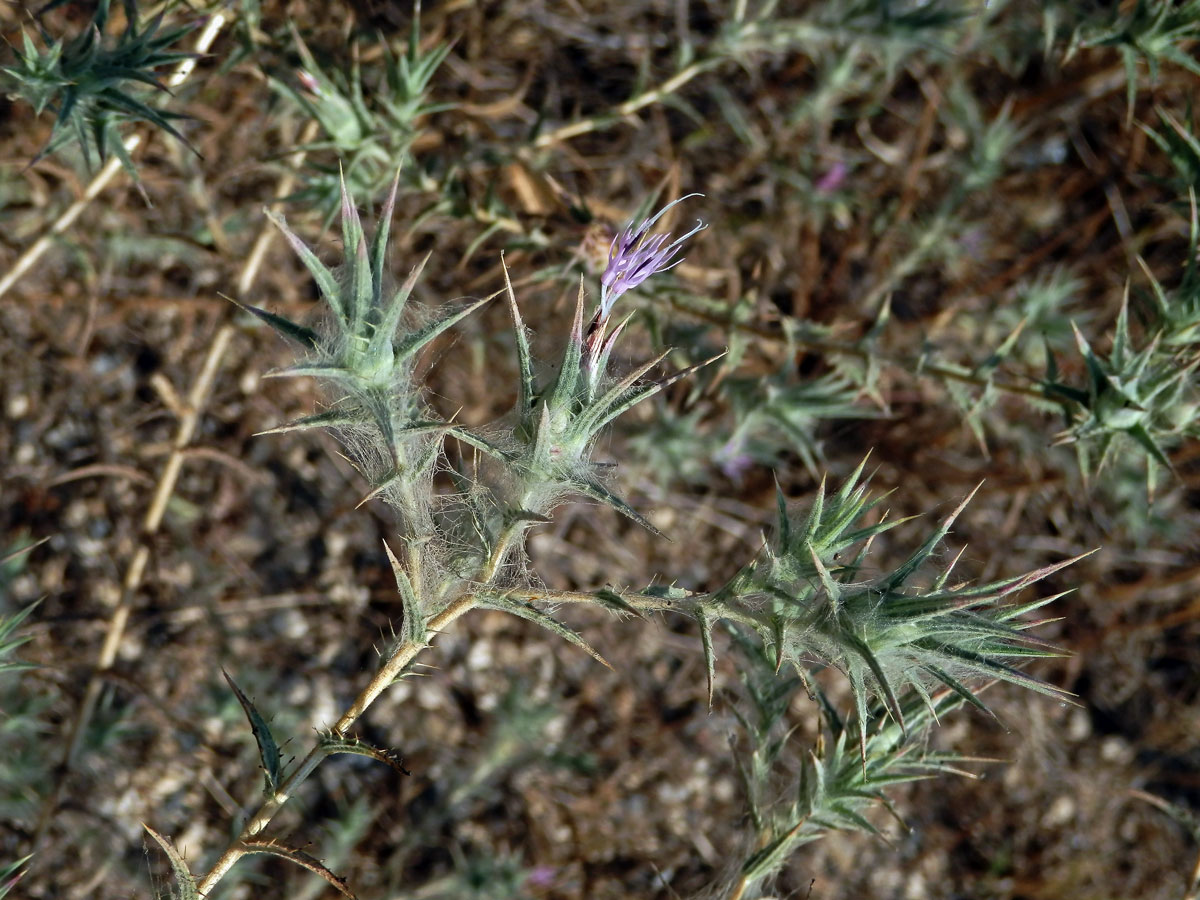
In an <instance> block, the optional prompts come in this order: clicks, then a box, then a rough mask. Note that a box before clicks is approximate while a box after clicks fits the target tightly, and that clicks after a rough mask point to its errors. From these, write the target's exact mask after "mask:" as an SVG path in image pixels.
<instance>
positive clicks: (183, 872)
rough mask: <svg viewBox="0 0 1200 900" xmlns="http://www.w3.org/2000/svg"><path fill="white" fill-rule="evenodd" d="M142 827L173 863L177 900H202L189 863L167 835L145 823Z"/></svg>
mask: <svg viewBox="0 0 1200 900" xmlns="http://www.w3.org/2000/svg"><path fill="white" fill-rule="evenodd" d="M142 827H143V828H145V829H146V831H147V832H149V834H150V837H152V838H154V840H155V841H157V842H158V846H160V847H162V850H163V853H165V854H166V855H167V860H168V861H169V862H170V863H171V871H172V872H174V873H175V900H200V891H199V890H197V888H196V879H195V878H193V877H192V873H191V870H190V869H188V866H187V863H186V862H185V861H184V859H183V857H182V856H181V855H180V853H179V851H178V850H176V849H175V845H174V844H173V843H171V839H170V838H168V837H167V836H166V835H163V834H159V833H158V832H157V831H155V830H154V829H153V828H151V827H150V826H149V825H147V824H146V823H145V822H143V823H142Z"/></svg>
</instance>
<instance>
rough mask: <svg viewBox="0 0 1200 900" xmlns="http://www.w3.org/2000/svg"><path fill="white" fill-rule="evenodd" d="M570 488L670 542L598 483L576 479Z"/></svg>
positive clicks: (631, 508)
mask: <svg viewBox="0 0 1200 900" xmlns="http://www.w3.org/2000/svg"><path fill="white" fill-rule="evenodd" d="M571 487H573V488H574V489H575V490H577V491H579V493H581V494H583V495H584V496H585V497H591V498H592V499H593V500H598V501H599V502H601V503H603V504H604V505H605V506H611V507H612V508H613V509H615V510H616V511H617V512H619V513H620V514H621V515H623V516H625V517H626V518H629V519H632V520H633V521H635V522H637V523H638V524H639V525H641V526H642V527H643V528H645V529H646V530H647V531H649V532H650V533H651V534H653V535H655V536H657V537H661V538H664V539H666V540H670V538H667V536H666V535H665V534H663V533H662V532H661V531H659V530H658V529H657V528H655V527H654V526H653V525H651V524H650V521H649V520H648V519H647V518H646V517H645V516H643V515H642V514H641V513H640V512H638V511H637V510H636V509H634V508H633V507H632V506H630V505H629V504H628V503H626V502H625V501H624V500H622V499H621V498H620V497H618V496H617V495H616V494H614V493H612V492H611V491H610V490H609V489H608V488H606V487H604V486H603V485H601V484H600V483H599V482H596V481H588V480H585V479H578V480H574V481H572V482H571Z"/></svg>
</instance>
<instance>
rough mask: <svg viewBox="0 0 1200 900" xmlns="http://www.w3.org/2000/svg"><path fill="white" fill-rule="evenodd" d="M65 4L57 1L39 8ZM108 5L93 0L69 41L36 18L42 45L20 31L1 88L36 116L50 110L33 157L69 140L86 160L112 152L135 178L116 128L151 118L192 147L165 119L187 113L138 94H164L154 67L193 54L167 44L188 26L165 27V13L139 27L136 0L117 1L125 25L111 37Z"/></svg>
mask: <svg viewBox="0 0 1200 900" xmlns="http://www.w3.org/2000/svg"><path fill="white" fill-rule="evenodd" d="M65 2H66V0H55V2H52V3H49V4H47V5H46V6H44V7H43V8H42V10H41V13H44V12H46V11H47V10H49V9H52V8H54V7H56V6H62V5H63V4H64V3H65ZM111 6H112V0H99V2H98V3H97V4H96V9H95V12H94V13H93V14H92V21H91V23H90V24H89V25H88V27H87V28H86V29H84V30H83V31H82V32H81V33H80V34H78V35H77V36H76V37H74V38H73V39H71V40H64V39H61V38H55V37H53V36H52V35H51V34H49V32H47V31H46V29H45V28H44V27H43V26H42V25H41V23H40V22H39V23H38V31H39V32H40V37H41V41H42V45H43V46H42V48H41V49H39V48H38V46H37V44H36V43H35V42H34V40H33V39H32V38H31V37H30V36H29V33H28V32H27V31H25V30H24V29H22V32H21V39H22V48H21V49H20V50H16V49H14V51H13V52H14V54H15V56H16V63H15V64H14V65H10V66H5V67H3V68H2V69H0V72H3V75H4V77H3V79H2V80H0V87H3V89H4V90H6V91H7V92H8V93H9V94H11V95H12V96H14V97H16V98H19V99H21V100H23V101H25V102H26V103H28V104H30V105H31V106H32V107H33V109H34V112H35V113H36V114H37V115H41V114H42V112H43V111H44V110H47V109H48V110H50V111H51V112H53V113H54V126H53V129H52V130H51V132H50V139H49V140H48V141H47V142H46V145H45V147H43V148H42V150H41V152H40V153H39V154H38V155H37V157H35V158H34V159H33V161H32V162H34V163H36V162H37V161H38V159H41V158H42V157H43V156H45V155H46V154H48V153H53V152H54V151H56V150H59V149H60V148H62V147H63V146H65V145H66V144H68V143H71V142H74V143H76V144H78V146H79V149H80V152H81V153H82V154H83V158H84V161H85V162H86V163H87V164H88V165H89V166H91V165H93V164H94V161H95V159H96V158H98V159H99V161H100V162H101V163H103V162H104V161H105V160H106V159H107V158H108V155H109V153H112V154H114V155H115V156H116V157H117V158H118V159H119V160H120V161H121V165H122V166H123V167H124V168H125V171H126V172H128V173H129V175H130V177H131V178H133V179H134V181H135V182H136V181H137V170H136V168H135V167H134V164H133V160H132V159H131V158H130V156H129V154H128V152H127V151H126V149H125V144H124V142H123V141H124V138H123V135H122V126H125V125H127V124H129V123H131V122H149V123H150V124H151V125H154V126H155V127H156V128H160V129H162V130H163V131H165V132H167V133H168V134H170V135H171V136H172V137H174V138H175V139H176V140H178V141H180V142H182V143H183V144H185V145H186V146H188V147H190V146H191V145H190V144H188V142H187V139H186V138H184V136H183V135H182V134H181V133H180V132H179V130H178V129H176V128H175V126H174V125H172V124H171V123H172V122H174V121H179V120H181V119H187V118H189V117H188V116H186V115H184V114H182V113H177V112H171V111H169V110H163V109H158V108H156V107H155V106H152V105H150V104H149V103H147V102H146V100H144V99H143V95H144V93H145V90H144V89H145V88H146V87H151V88H154V89H155V90H156V91H158V92H160V93H168V91H167V88H166V86H165V85H164V84H163V83H162V81H161V80H160V78H159V74H158V71H157V70H159V69H161V68H162V67H164V66H169V65H173V64H175V63H178V62H180V61H182V60H185V59H188V58H189V57H190V56H191V54H189V53H185V52H181V51H178V50H172V49H170V48H171V47H172V46H173V45H174V44H176V43H177V42H178V41H179V40H180V39H181V38H182V37H183V36H184V35H186V34H187V33H188V32H190V31H191V30H192V28H193V27H194V25H191V24H188V25H179V26H174V27H169V28H165V29H164V28H163V17H164V15H165V12H160V13H159V14H158V15H157V16H156V17H155V18H154V19H152V20H151V21H150V22H148V23H147V24H146V25H144V26H142V25H139V16H138V11H137V3H136V0H123V6H124V11H125V27H124V29H123V30H122V31H121V33H120V35H119V36H118V37H116V38H115V39H111V38H109V36H108V35H106V31H107V28H108V23H109V20H110V13H111ZM41 13H39V15H40V14H41ZM31 164H32V163H31Z"/></svg>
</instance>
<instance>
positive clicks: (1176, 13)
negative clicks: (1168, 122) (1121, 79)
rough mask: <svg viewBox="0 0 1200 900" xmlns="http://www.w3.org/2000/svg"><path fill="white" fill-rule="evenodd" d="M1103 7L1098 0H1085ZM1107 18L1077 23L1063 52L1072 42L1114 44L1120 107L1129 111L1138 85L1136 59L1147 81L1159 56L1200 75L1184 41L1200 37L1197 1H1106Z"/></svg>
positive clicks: (1156, 68)
mask: <svg viewBox="0 0 1200 900" xmlns="http://www.w3.org/2000/svg"><path fill="white" fill-rule="evenodd" d="M1087 6H1092V7H1093V8H1104V7H1103V6H1102V5H1099V4H1087ZM1108 9H1110V10H1111V11H1112V12H1111V15H1112V18H1111V19H1110V21H1108V22H1107V23H1105V24H1103V25H1095V24H1093V23H1092V22H1090V21H1087V22H1085V23H1083V24H1081V25H1080V26H1079V27H1077V29H1076V31H1075V33H1074V34H1073V35H1072V39H1071V44H1070V47H1069V48H1068V54H1067V55H1068V57H1069V56H1070V55H1071V53H1072V52H1073V51H1074V49H1075V48H1076V47H1115V48H1116V49H1117V51H1118V52H1119V53H1120V54H1121V61H1122V63H1124V66H1125V91H1126V108H1127V110H1128V115H1129V116H1130V117H1132V116H1133V106H1134V100H1135V99H1136V98H1137V89H1138V72H1137V69H1138V62H1139V61H1142V62H1144V63H1145V65H1146V68H1147V70H1148V71H1149V74H1150V80H1151V82H1156V81H1157V80H1158V73H1159V68H1160V67H1161V66H1162V64H1163V62H1169V63H1172V64H1173V65H1177V66H1180V67H1182V68H1184V69H1186V70H1187V71H1189V72H1191V73H1192V74H1193V75H1200V62H1197V61H1196V58H1195V57H1194V56H1193V55H1192V54H1191V53H1190V52H1189V50H1188V48H1187V46H1186V45H1187V44H1189V43H1191V42H1192V41H1195V40H1196V39H1197V38H1200V2H1197V0H1184V2H1182V3H1179V2H1175V0H1137V2H1136V3H1135V4H1134V5H1133V9H1132V10H1129V11H1128V12H1125V11H1124V7H1123V6H1120V5H1119V6H1117V7H1108Z"/></svg>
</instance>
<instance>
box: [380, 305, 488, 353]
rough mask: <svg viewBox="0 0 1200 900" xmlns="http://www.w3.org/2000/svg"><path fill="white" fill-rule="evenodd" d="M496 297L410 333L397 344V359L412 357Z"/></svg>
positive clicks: (467, 307) (464, 308)
mask: <svg viewBox="0 0 1200 900" xmlns="http://www.w3.org/2000/svg"><path fill="white" fill-rule="evenodd" d="M495 297H496V295H495V294H492V295H491V296H490V297H484V298H483V299H482V300H476V301H475V302H474V303H469V304H467V305H466V306H465V307H463V308H462V309H460V310H459V311H458V312H454V313H451V314H450V315H448V316H446V317H445V318H443V319H438V320H435V321H433V322H430V323H429V324H428V325H426V326H425V327H424V328H421V329H420V330H418V331H412V332H409V333H408V334H406V335H405V336H404V337H403V338H401V339H400V340H399V341H398V342H397V344H396V357H397V358H398V359H405V358H407V357H409V356H412V355H413V354H414V353H416V352H417V351H418V350H420V349H421V348H422V347H424V346H425V345H426V344H428V343H429V342H430V341H432V340H433V339H434V338H436V337H437V336H438V335H440V334H441V333H442V332H443V331H445V330H446V329H447V328H449V327H450V326H452V325H454V324H456V323H457V322H459V321H460V320H462V319H465V318H466V317H467V316H469V315H470V314H471V313H473V312H475V310H477V309H479V307H481V306H483V304H485V303H488V302H490V301H491V300H493V299H494V298H495Z"/></svg>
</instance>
